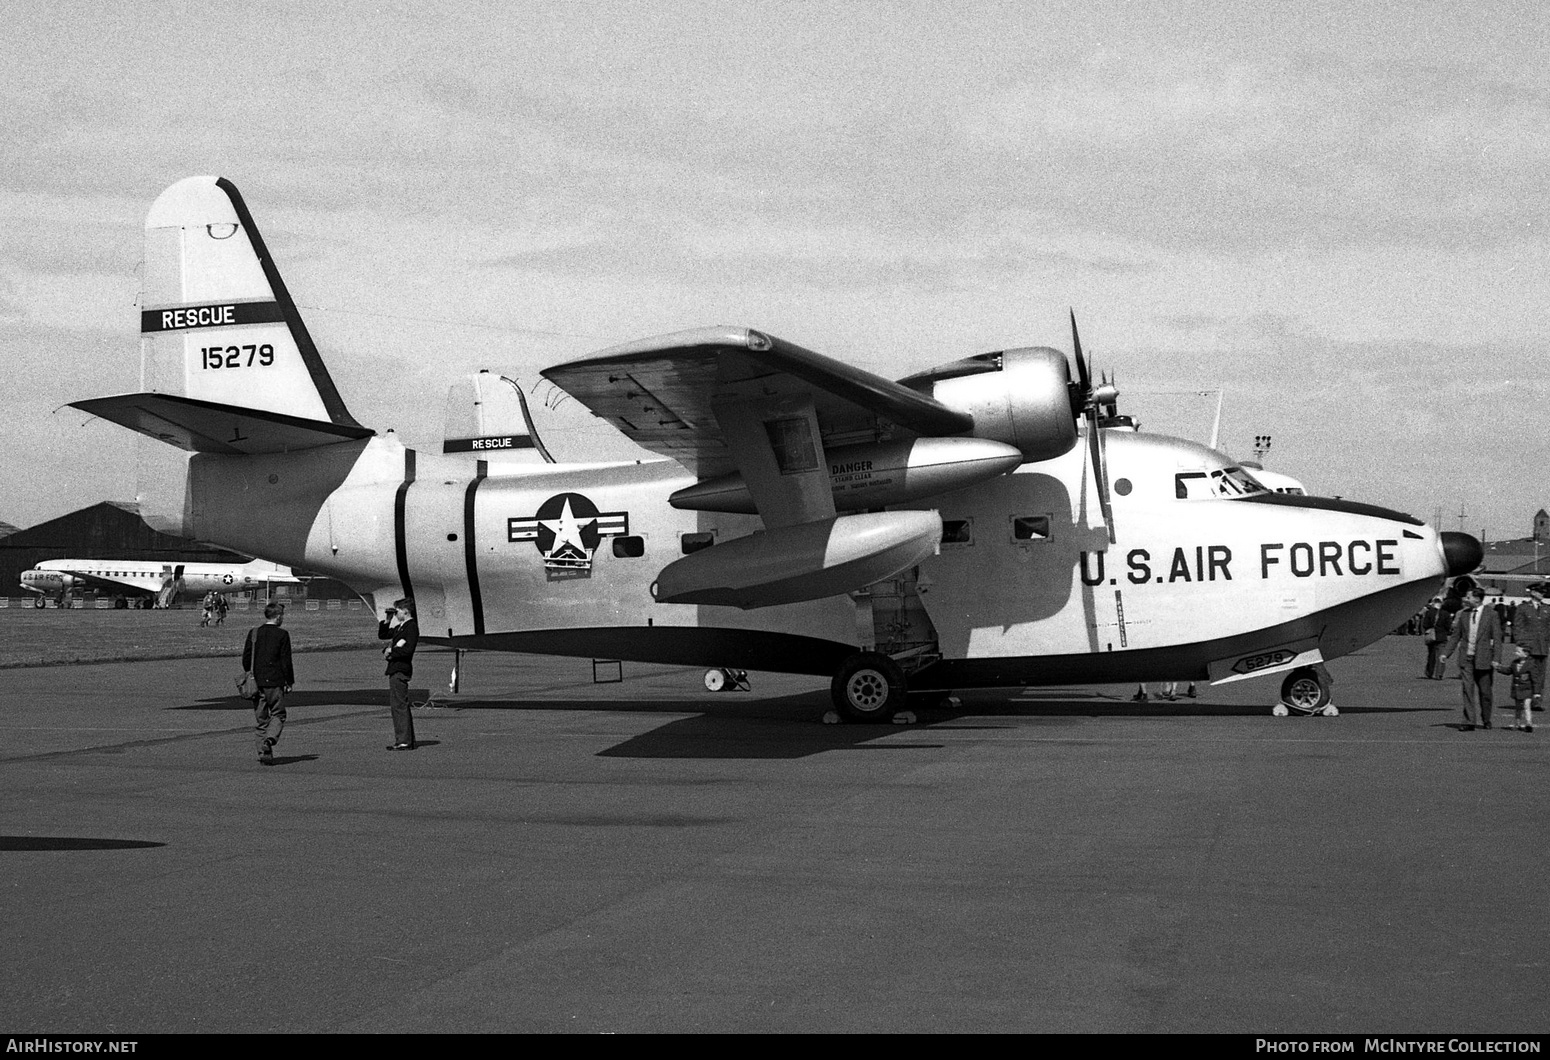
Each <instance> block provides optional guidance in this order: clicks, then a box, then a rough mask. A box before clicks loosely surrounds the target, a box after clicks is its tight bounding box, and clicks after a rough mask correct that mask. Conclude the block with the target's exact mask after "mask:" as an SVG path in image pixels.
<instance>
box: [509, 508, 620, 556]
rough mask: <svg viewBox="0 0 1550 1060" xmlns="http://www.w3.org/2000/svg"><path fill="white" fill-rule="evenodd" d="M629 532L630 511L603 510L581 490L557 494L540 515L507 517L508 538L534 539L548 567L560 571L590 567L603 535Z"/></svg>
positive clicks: (613, 535)
mask: <svg viewBox="0 0 1550 1060" xmlns="http://www.w3.org/2000/svg"><path fill="white" fill-rule="evenodd" d="M629 532H630V513H629V512H600V511H598V510H597V505H595V504H593V503H592V502H591V501H590V500H589V499H587V498H586V497H585V496H583V495H582V494H580V493H558V494H555V495H554V496H553V497H550V498H549V499H548V500H546V501H544V503H543V504H541V505H539V506H538V512H537V514H535V515H532V516H530V517H528V518H519V519H507V520H506V540H508V541H531V542H533V543H534V545H535V546H536V547H537V548H538V551H539V554H540V555H542V556H543V557H544V566H545V567H550V568H553V569H559V570H590V569H591V568H592V554H593V553H594V552H596V551H597V546H598V545H599V544H600V543H601V542H602V540H603V538H605V537H618V536H621V535H625V534H628V533H629Z"/></svg>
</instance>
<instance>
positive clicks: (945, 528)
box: [942, 519, 974, 545]
mask: <svg viewBox="0 0 1550 1060" xmlns="http://www.w3.org/2000/svg"><path fill="white" fill-rule="evenodd" d="M942 544H944V545H972V544H974V520H973V519H943V520H942Z"/></svg>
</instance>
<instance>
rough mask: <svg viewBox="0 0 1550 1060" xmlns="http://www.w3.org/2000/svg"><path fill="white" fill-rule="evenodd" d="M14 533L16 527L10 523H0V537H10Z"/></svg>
mask: <svg viewBox="0 0 1550 1060" xmlns="http://www.w3.org/2000/svg"><path fill="white" fill-rule="evenodd" d="M14 533H16V527H14V526H12V525H11V524H10V523H0V537H10V536H11V535H12V534H14Z"/></svg>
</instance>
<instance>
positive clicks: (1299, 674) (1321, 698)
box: [1281, 666, 1330, 714]
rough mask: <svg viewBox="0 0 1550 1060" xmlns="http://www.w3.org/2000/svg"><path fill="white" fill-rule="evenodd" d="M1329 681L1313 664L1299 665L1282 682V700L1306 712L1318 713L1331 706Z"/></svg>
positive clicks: (1294, 708) (1293, 707) (1295, 708)
mask: <svg viewBox="0 0 1550 1060" xmlns="http://www.w3.org/2000/svg"><path fill="white" fill-rule="evenodd" d="M1329 700H1330V691H1329V682H1328V681H1326V680H1325V679H1324V675H1323V674H1321V673H1319V671H1318V670H1316V669H1314V668H1313V667H1311V666H1299V667H1298V668H1297V669H1295V670H1293V671H1292V672H1291V673H1289V674H1287V675H1286V680H1284V681H1282V682H1281V702H1283V703H1285V704H1286V705H1287V706H1289V707H1291V708H1292V709H1293V710H1297V711H1301V712H1302V713H1304V714H1317V713H1319V712H1320V711H1322V710H1323V709H1324V708H1325V707H1327V706H1329Z"/></svg>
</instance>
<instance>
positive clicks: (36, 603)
mask: <svg viewBox="0 0 1550 1060" xmlns="http://www.w3.org/2000/svg"><path fill="white" fill-rule="evenodd" d="M32 606H33V607H47V606H48V601H47V600H45V599H43V597H41V596H34V597H33V598H32Z"/></svg>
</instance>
